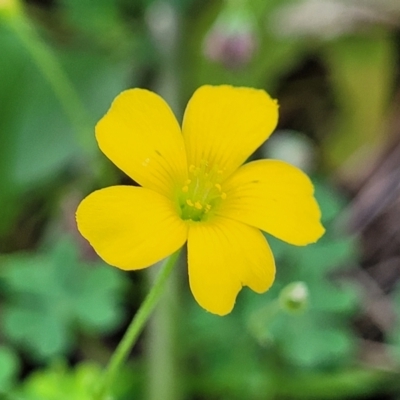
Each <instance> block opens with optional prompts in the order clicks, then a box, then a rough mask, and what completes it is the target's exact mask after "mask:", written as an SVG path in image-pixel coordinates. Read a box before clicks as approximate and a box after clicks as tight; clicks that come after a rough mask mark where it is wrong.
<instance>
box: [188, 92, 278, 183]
mask: <svg viewBox="0 0 400 400" xmlns="http://www.w3.org/2000/svg"><path fill="white" fill-rule="evenodd" d="M277 121H278V105H277V102H276V101H275V100H273V99H271V98H270V97H269V96H268V94H267V93H266V92H265V91H263V90H256V89H250V88H243V87H242V88H240V87H239V88H234V87H232V86H226V85H225V86H202V87H200V88H199V89H198V90H197V91H196V92H195V93H194V94H193V97H192V98H191V99H190V101H189V103H188V106H187V108H186V111H185V115H184V119H183V136H184V138H185V144H186V149H187V156H188V162H189V165H191V164H193V165H195V166H199V165H200V164H201V162H202V161H203V162H204V161H206V162H208V163H209V164H210V165H211V166H217V167H218V169H220V170H221V171H223V174H224V175H223V176H225V177H227V176H229V175H230V174H231V173H232V172H233V171H234V170H235V169H236V168H238V167H239V166H240V165H241V164H243V162H244V161H245V160H246V159H247V158H248V157H249V156H250V155H251V154H252V153H253V152H254V150H256V149H257V148H258V147H259V146H260V145H261V144H262V143H263V142H264V141H265V140H266V139H267V138H268V137H269V136H270V134H271V133H272V131H273V130H274V129H275V126H276V124H277Z"/></svg>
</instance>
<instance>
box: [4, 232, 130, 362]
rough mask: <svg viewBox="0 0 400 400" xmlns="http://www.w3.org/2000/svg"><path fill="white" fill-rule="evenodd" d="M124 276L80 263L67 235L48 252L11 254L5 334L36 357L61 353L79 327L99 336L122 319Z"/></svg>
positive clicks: (6, 274) (99, 265) (6, 271)
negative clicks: (66, 237) (121, 305)
mask: <svg viewBox="0 0 400 400" xmlns="http://www.w3.org/2000/svg"><path fill="white" fill-rule="evenodd" d="M125 277H126V275H125V274H122V273H121V272H120V271H118V270H117V269H114V268H111V267H109V266H106V265H104V264H103V263H100V262H99V263H96V264H93V265H87V264H83V263H82V262H81V261H80V260H79V259H78V255H77V250H76V248H75V246H74V244H73V242H72V241H71V240H68V239H64V240H62V241H60V242H58V243H57V244H56V245H55V246H54V248H52V249H50V251H49V252H42V253H40V254H36V255H28V254H24V255H15V256H11V257H9V259H8V261H7V262H6V263H5V266H4V268H3V279H4V284H5V287H6V297H7V299H6V304H5V306H4V316H3V319H2V324H3V328H4V332H5V334H6V335H7V336H8V337H9V339H10V340H12V341H14V342H15V343H17V344H19V345H21V346H22V347H23V348H24V349H25V350H27V351H29V352H30V353H31V354H32V356H34V357H36V358H39V359H47V358H50V357H54V356H57V355H60V354H65V353H66V352H67V351H68V350H69V349H70V348H71V346H72V345H73V343H74V339H75V336H76V333H77V330H80V331H84V332H87V333H89V334H101V333H106V332H110V331H112V330H113V329H115V328H116V327H117V326H118V325H119V324H120V323H121V321H122V317H123V311H122V309H121V307H120V304H119V303H120V300H121V296H122V293H123V290H124V287H125V286H126V280H125Z"/></svg>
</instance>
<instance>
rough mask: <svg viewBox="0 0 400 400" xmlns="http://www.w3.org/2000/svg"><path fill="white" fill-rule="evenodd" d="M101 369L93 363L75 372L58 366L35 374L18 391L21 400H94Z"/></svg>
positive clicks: (84, 365) (79, 367) (83, 365)
mask: <svg viewBox="0 0 400 400" xmlns="http://www.w3.org/2000/svg"><path fill="white" fill-rule="evenodd" d="M101 373H102V371H101V369H100V367H99V366H98V365H96V364H92V363H83V364H80V365H78V366H76V368H75V369H73V370H68V369H67V368H66V366H65V365H63V364H58V365H55V366H53V367H52V368H50V369H48V370H44V371H37V372H35V373H33V374H32V375H31V376H30V377H29V378H28V379H27V380H26V382H24V384H23V386H22V389H20V390H19V391H18V398H19V399H21V400H92V399H93V392H94V389H95V387H96V385H97V384H98V381H99V380H100V379H101Z"/></svg>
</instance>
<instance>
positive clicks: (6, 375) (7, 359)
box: [0, 346, 20, 393]
mask: <svg viewBox="0 0 400 400" xmlns="http://www.w3.org/2000/svg"><path fill="white" fill-rule="evenodd" d="M19 367H20V365H19V359H18V357H17V355H16V354H15V353H14V351H13V350H11V349H10V348H9V347H5V346H1V347H0V393H1V392H7V391H9V390H10V388H11V387H12V386H13V385H14V383H15V381H16V378H17V373H18V372H19Z"/></svg>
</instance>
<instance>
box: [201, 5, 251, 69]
mask: <svg viewBox="0 0 400 400" xmlns="http://www.w3.org/2000/svg"><path fill="white" fill-rule="evenodd" d="M257 47H258V46H257V37H256V32H255V24H254V21H253V17H252V15H251V14H249V13H248V12H246V10H243V9H242V8H241V9H238V8H234V9H232V10H231V9H227V10H224V11H223V12H222V13H221V14H220V16H219V17H218V18H217V20H216V21H215V23H214V25H213V26H212V27H211V29H210V31H209V32H208V34H207V35H206V37H205V39H204V42H203V54H204V56H205V57H206V58H208V59H209V60H210V61H213V62H216V63H219V64H222V65H223V66H225V67H226V68H229V69H236V68H241V67H244V66H245V65H247V64H248V63H249V62H250V61H251V60H252V58H253V56H254V53H255V52H256V50H257Z"/></svg>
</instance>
